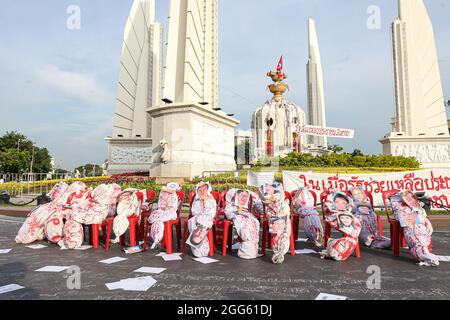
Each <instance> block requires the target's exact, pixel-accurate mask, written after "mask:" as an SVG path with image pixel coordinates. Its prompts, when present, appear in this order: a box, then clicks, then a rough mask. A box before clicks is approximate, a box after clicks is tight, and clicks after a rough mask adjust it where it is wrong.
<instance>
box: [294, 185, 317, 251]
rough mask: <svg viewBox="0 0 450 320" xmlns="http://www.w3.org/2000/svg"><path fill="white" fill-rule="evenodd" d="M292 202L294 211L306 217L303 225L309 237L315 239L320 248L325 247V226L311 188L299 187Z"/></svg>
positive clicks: (303, 217)
mask: <svg viewBox="0 0 450 320" xmlns="http://www.w3.org/2000/svg"><path fill="white" fill-rule="evenodd" d="M292 202H293V210H294V213H296V214H298V215H299V216H300V217H301V218H302V219H304V222H303V225H304V229H305V233H306V236H307V237H308V239H309V240H311V241H313V242H314V243H315V244H316V246H318V247H319V248H320V247H323V245H324V232H323V226H322V222H321V220H320V216H319V213H318V212H317V210H316V208H315V203H314V198H313V195H312V194H311V192H310V190H309V189H308V188H304V187H301V188H299V189H298V190H297V192H296V193H295V196H294V198H293V199H292Z"/></svg>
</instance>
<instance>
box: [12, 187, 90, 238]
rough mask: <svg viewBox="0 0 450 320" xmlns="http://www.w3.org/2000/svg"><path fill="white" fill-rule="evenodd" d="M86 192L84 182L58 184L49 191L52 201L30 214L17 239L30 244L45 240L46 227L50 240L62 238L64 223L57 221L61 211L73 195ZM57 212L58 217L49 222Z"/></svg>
mask: <svg viewBox="0 0 450 320" xmlns="http://www.w3.org/2000/svg"><path fill="white" fill-rule="evenodd" d="M84 192H86V185H85V184H84V183H83V182H74V183H72V184H71V185H70V186H69V185H67V184H66V183H58V184H56V185H55V187H54V188H53V189H52V190H51V191H50V192H49V196H50V198H51V199H52V202H50V203H46V204H44V205H40V206H38V207H36V208H35V209H34V210H33V211H32V212H31V213H30V214H29V215H28V217H27V219H26V220H25V222H24V224H23V225H22V227H21V228H20V230H19V232H18V234H17V236H16V239H15V241H16V242H17V243H24V244H28V243H32V242H34V241H37V240H43V239H44V237H45V235H46V231H45V230H46V229H47V230H48V231H47V235H48V239H49V240H50V241H53V239H58V238H60V237H61V236H62V224H61V223H59V222H57V221H60V219H61V215H62V213H61V211H64V209H65V208H66V206H67V205H68V203H69V199H70V198H71V197H73V196H74V195H79V194H84ZM57 212H58V214H57V215H56V217H55V218H56V219H55V220H52V222H51V223H49V224H47V222H48V220H49V219H50V217H51V216H52V215H54V214H55V213H57ZM63 217H64V216H63ZM52 223H53V224H52Z"/></svg>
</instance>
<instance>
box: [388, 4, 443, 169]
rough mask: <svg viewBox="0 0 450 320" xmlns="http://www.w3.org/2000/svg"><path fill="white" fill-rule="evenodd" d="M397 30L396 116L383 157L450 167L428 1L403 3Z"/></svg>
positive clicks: (394, 41) (394, 33) (426, 165)
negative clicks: (409, 159)
mask: <svg viewBox="0 0 450 320" xmlns="http://www.w3.org/2000/svg"><path fill="white" fill-rule="evenodd" d="M398 7H399V17H398V18H397V19H396V20H395V21H394V23H393V24H392V35H393V39H392V42H393V48H394V55H393V59H394V78H395V116H394V118H393V119H392V131H391V133H389V134H387V135H386V136H385V137H384V138H383V139H382V140H380V142H381V143H382V144H383V152H384V153H385V154H391V155H395V156H403V157H415V158H417V160H419V161H420V162H421V163H422V164H423V166H424V167H425V168H439V167H447V168H448V167H450V134H449V126H448V122H447V113H446V110H445V102H444V101H445V99H444V93H443V90H442V82H441V75H440V72H439V61H438V55H437V50H436V44H435V40H434V38H435V37H434V31H433V26H432V24H431V20H430V18H429V16H428V13H427V9H426V7H425V5H424V3H423V1H422V0H399V1H398Z"/></svg>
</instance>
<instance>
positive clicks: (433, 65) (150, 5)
mask: <svg viewBox="0 0 450 320" xmlns="http://www.w3.org/2000/svg"><path fill="white" fill-rule="evenodd" d="M398 7H399V17H398V18H397V19H396V21H395V22H394V23H393V25H392V34H393V46H394V56H393V60H394V70H393V71H394V79H395V83H394V86H395V116H394V118H393V119H392V131H391V132H390V133H389V134H387V135H386V136H385V137H384V138H383V139H382V140H380V142H381V144H382V145H383V153H385V154H390V155H395V156H404V157H416V158H417V159H418V160H419V161H420V162H421V163H422V164H423V167H426V168H440V167H449V166H450V165H449V163H450V134H449V128H448V122H447V115H446V109H445V103H444V95H443V90H442V84H441V78H440V72H439V65H438V57H437V52H436V45H435V42H434V32H433V27H432V24H431V21H430V18H429V17H428V13H427V10H426V7H425V5H424V3H423V1H422V0H399V1H398ZM168 25H169V29H168V35H167V41H166V47H165V50H164V52H165V56H163V41H164V40H163V36H162V34H163V32H162V27H161V24H160V23H159V22H157V21H156V19H155V0H134V2H133V5H132V8H131V11H130V14H129V17H128V21H127V23H126V26H125V31H124V39H123V46H122V57H121V64H120V74H119V81H118V88H117V98H116V106H115V115H114V126H113V131H112V136H111V137H107V138H106V141H107V143H108V161H107V173H108V174H116V173H125V172H138V171H143V172H148V171H149V172H150V175H151V176H153V177H163V178H181V179H183V178H192V177H194V176H200V175H202V173H203V172H204V171H230V170H235V169H236V162H235V159H234V146H235V128H236V127H237V126H238V125H239V124H240V122H239V121H238V120H237V119H235V118H233V117H232V116H231V115H227V114H226V113H224V112H222V111H221V108H220V103H219V99H218V0H176V1H175V0H172V1H170V4H169V24H168ZM267 75H268V76H269V77H270V79H271V80H272V82H273V83H272V84H270V85H269V90H270V91H271V93H272V94H273V97H272V99H270V100H268V101H267V102H266V103H264V104H263V105H262V106H261V107H257V108H255V109H256V110H255V112H254V113H253V116H252V123H251V131H244V132H243V131H239V132H236V135H242V133H244V135H245V139H249V140H250V141H251V150H250V154H251V159H252V161H253V162H254V161H256V160H258V159H261V158H265V157H276V156H284V155H287V154H289V153H291V152H293V151H297V152H302V153H311V154H314V155H320V154H323V153H327V152H330V151H329V150H328V141H327V138H328V137H338V138H352V137H353V131H352V130H346V129H342V130H341V129H335V128H327V127H326V126H327V121H326V108H325V90H324V77H323V68H322V62H321V56H320V50H319V41H318V35H317V32H316V25H315V21H314V20H313V19H309V20H308V62H307V65H306V79H307V88H306V90H307V97H308V108H307V111H308V112H307V113H306V112H305V111H304V110H303V109H302V108H301V107H299V106H298V105H297V104H296V103H295V102H293V101H289V100H287V99H285V98H284V97H283V94H284V93H285V91H286V90H287V89H288V84H287V83H286V82H285V80H286V78H287V75H286V74H285V73H284V72H283V62H282V59H281V60H280V63H279V65H278V68H277V70H276V71H271V72H269V73H268V74H267ZM319 131H323V132H322V133H320V134H317V132H319ZM329 132H331V133H333V132H334V134H330V133H329ZM342 132H344V133H345V134H342ZM236 141H241V140H240V138H237V139H236Z"/></svg>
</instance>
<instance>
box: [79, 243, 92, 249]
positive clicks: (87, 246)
mask: <svg viewBox="0 0 450 320" xmlns="http://www.w3.org/2000/svg"><path fill="white" fill-rule="evenodd" d="M90 248H92V246H90V245H87V244H86V245H82V246H81V247H78V248H75V250H87V249H90Z"/></svg>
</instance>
